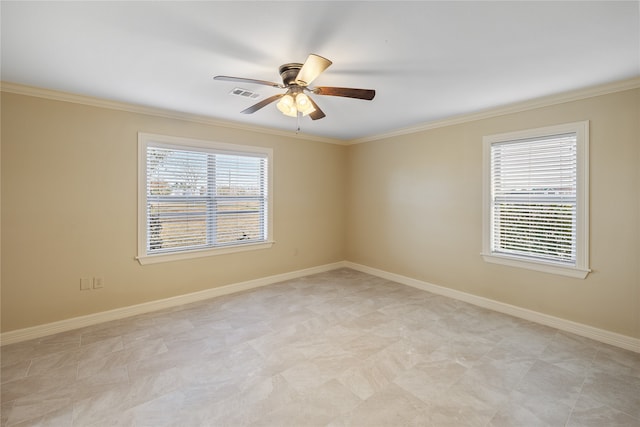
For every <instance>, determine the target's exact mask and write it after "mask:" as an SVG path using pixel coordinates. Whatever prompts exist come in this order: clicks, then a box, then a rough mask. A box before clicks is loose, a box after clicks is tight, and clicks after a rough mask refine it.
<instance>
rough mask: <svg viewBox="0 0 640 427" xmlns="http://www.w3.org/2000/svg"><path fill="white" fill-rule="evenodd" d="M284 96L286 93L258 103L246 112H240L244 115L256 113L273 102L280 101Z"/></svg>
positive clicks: (245, 110)
mask: <svg viewBox="0 0 640 427" xmlns="http://www.w3.org/2000/svg"><path fill="white" fill-rule="evenodd" d="M284 95H285V94H284V93H280V94H278V95H273V96H270V97H269V98H266V99H263V100H262V101H260V102H258V103H257V104H253V105H252V106H251V107H249V108H246V109H244V110H242V111H240V112H241V113H242V114H251V113H255V112H256V111H258V110H259V109H261V108H262V107H266V106H267V105H269V104H271V103H272V102H274V101H277V100H278V99H280V98H282V97H283V96H284Z"/></svg>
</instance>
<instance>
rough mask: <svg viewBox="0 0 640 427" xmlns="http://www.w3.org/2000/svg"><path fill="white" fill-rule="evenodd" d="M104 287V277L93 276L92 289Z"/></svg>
mask: <svg viewBox="0 0 640 427" xmlns="http://www.w3.org/2000/svg"><path fill="white" fill-rule="evenodd" d="M103 287H104V279H103V278H102V277H94V278H93V289H100V288H103Z"/></svg>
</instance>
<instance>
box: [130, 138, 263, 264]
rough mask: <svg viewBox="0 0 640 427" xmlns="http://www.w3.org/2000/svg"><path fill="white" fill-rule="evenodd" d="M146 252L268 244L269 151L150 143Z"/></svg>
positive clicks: (147, 182)
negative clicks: (226, 149)
mask: <svg viewBox="0 0 640 427" xmlns="http://www.w3.org/2000/svg"><path fill="white" fill-rule="evenodd" d="M143 153H144V156H145V162H146V163H145V172H146V173H145V178H144V181H145V182H144V187H145V188H144V191H145V202H144V207H143V208H144V210H145V212H144V213H145V219H144V244H145V248H144V254H143V255H154V254H163V253H176V252H181V251H193V250H199V249H208V248H220V247H230V246H239V245H247V244H255V243H260V242H266V241H267V239H268V221H267V217H268V215H269V212H268V206H269V203H268V197H269V194H268V192H269V191H268V189H269V187H268V173H267V171H268V167H269V165H268V161H269V156H268V155H267V154H266V153H250V152H246V153H245V152H241V153H235V152H227V151H219V150H212V149H205V148H202V147H181V146H176V145H168V144H162V143H153V142H149V143H146V144H145V146H144V151H143Z"/></svg>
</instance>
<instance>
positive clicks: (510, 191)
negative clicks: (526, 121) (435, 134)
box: [483, 122, 589, 278]
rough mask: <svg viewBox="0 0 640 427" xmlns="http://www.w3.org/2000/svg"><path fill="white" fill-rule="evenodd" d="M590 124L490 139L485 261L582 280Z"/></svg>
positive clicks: (585, 258)
mask: <svg viewBox="0 0 640 427" xmlns="http://www.w3.org/2000/svg"><path fill="white" fill-rule="evenodd" d="M588 129H589V128H588V122H579V123H570V124H566V125H560V126H553V127H548V128H542V129H534V130H528V131H522V132H513V133H507V134H500V135H491V136H487V137H485V138H484V141H483V142H484V162H485V164H484V171H485V172H484V174H485V176H484V233H483V234H484V235H483V257H484V259H485V260H486V261H488V262H493V263H499V264H506V265H511V266H515V267H522V268H528V269H534V270H540V271H545V272H548V273H554V274H562V275H567V276H571V277H577V278H584V277H586V275H587V274H588V272H589V268H588V230H589V229H588V195H589V191H588V176H587V174H588Z"/></svg>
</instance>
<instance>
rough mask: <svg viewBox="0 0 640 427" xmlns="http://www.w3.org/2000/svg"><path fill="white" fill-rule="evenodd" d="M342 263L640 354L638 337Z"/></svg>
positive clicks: (351, 263) (370, 268) (360, 265)
mask: <svg viewBox="0 0 640 427" xmlns="http://www.w3.org/2000/svg"><path fill="white" fill-rule="evenodd" d="M344 266H345V267H347V268H351V269H353V270H357V271H361V272H363V273H367V274H371V275H373V276H378V277H381V278H383V279H387V280H391V281H393V282H397V283H401V284H403V285H407V286H411V287H414V288H418V289H422V290H424V291H428V292H432V293H434V294H438V295H443V296H446V297H449V298H454V299H457V300H460V301H464V302H467V303H469V304H473V305H477V306H479V307H483V308H487V309H489V310H493V311H497V312H500V313H504V314H509V315H511V316H514V317H519V318H521V319H525V320H529V321H531V322H535V323H539V324H542V325H546V326H551V327H552V328H556V329H559V330H561V331H566V332H571V333H573V334H576V335H580V336H583V337H586V338H590V339H593V340H595V341H599V342H603V343H605V344H610V345H613V346H616V347H621V348H624V349H626V350H631V351H634V352H636V353H640V339H638V338H633V337H630V336H627V335H622V334H618V333H615V332H610V331H606V330H604V329H599V328H595V327H593V326H589V325H584V324H582V323H577V322H572V321H571V320H566V319H561V318H559V317H554V316H549V315H548V314H543V313H539V312H537V311H533V310H528V309H526V308H522V307H517V306H515V305H510V304H506V303H503V302H499V301H495V300H491V299H488V298H484V297H479V296H477V295H472V294H468V293H466V292H461V291H456V290H455V289H450V288H445V287H443V286H438V285H434V284H432V283H428V282H423V281H421V280H417V279H413V278H411V277H406V276H401V275H399V274H395V273H389V272H388V271H384V270H378V269H377V268H372V267H368V266H366V265H362V264H356V263H353V262H349V261H346V262H345V263H344Z"/></svg>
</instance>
